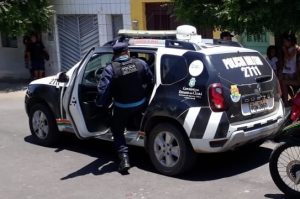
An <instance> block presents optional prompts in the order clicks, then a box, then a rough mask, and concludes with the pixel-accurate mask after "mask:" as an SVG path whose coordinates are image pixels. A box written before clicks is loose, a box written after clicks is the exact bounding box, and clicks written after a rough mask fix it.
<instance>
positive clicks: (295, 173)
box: [269, 142, 300, 198]
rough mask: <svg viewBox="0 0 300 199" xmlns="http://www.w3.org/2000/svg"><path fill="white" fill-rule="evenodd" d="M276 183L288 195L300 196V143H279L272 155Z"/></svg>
mask: <svg viewBox="0 0 300 199" xmlns="http://www.w3.org/2000/svg"><path fill="white" fill-rule="evenodd" d="M269 168H270V173H271V176H272V179H273V181H274V183H275V184H276V185H277V187H278V188H279V189H280V190H281V191H282V192H283V193H285V194H286V195H288V196H289V197H292V198H300V143H290V142H284V143H281V144H279V145H278V146H277V147H276V148H275V149H274V151H273V152H272V154H271V156H270V163H269Z"/></svg>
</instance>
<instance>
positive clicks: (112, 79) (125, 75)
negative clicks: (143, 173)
mask: <svg viewBox="0 0 300 199" xmlns="http://www.w3.org/2000/svg"><path fill="white" fill-rule="evenodd" d="M152 83H153V75H152V72H151V71H150V69H149V67H148V65H147V64H146V63H145V62H144V61H142V60H139V59H132V58H130V57H129V56H128V55H122V56H119V57H117V58H116V59H115V60H113V62H112V63H111V64H109V65H107V67H106V68H105V69H104V71H103V73H102V74H101V78H100V82H99V85H98V98H97V104H98V106H103V107H107V106H108V105H109V104H110V103H111V99H113V103H114V110H113V118H112V125H111V131H112V133H113V136H114V141H115V145H116V148H117V150H118V152H119V153H128V147H127V146H126V141H125V137H124V131H125V127H126V125H127V124H128V122H129V119H132V118H134V117H136V116H139V115H141V113H142V111H144V109H145V106H146V101H147V99H146V96H147V90H146V87H147V86H150V85H152Z"/></svg>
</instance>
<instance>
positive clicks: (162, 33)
mask: <svg viewBox="0 0 300 199" xmlns="http://www.w3.org/2000/svg"><path fill="white" fill-rule="evenodd" d="M176 33H177V32H176V30H159V31H156V30H126V29H121V30H119V32H118V35H119V36H125V37H126V36H127V37H135V38H139V37H140V38H141V37H142V38H147V37H149V38H153V37H161V38H170V37H174V38H176Z"/></svg>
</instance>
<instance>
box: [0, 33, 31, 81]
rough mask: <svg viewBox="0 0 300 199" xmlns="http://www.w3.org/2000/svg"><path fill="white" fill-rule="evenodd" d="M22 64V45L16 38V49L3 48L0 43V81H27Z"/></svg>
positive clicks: (19, 39)
mask: <svg viewBox="0 0 300 199" xmlns="http://www.w3.org/2000/svg"><path fill="white" fill-rule="evenodd" d="M29 77H30V75H29V71H28V70H27V69H26V68H25V64H24V45H23V41H22V38H18V48H4V47H2V46H1V41H0V81H1V80H6V79H22V80H24V79H29Z"/></svg>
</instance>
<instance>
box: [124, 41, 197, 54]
mask: <svg viewBox="0 0 300 199" xmlns="http://www.w3.org/2000/svg"><path fill="white" fill-rule="evenodd" d="M128 44H129V45H132V46H156V47H165V48H175V49H184V50H193V51H196V50H200V49H201V48H200V47H199V46H198V45H197V44H195V43H191V42H186V41H178V40H171V39H166V40H163V39H129V41H128Z"/></svg>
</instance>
